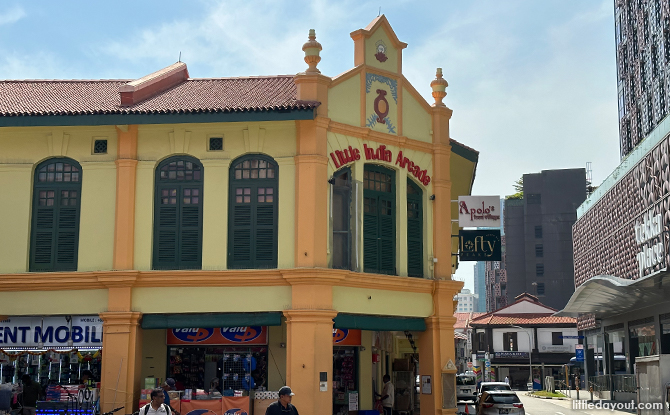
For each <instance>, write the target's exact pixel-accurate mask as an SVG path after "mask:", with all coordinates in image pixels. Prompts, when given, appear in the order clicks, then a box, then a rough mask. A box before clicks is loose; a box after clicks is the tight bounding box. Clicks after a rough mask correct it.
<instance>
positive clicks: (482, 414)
mask: <svg viewBox="0 0 670 415" xmlns="http://www.w3.org/2000/svg"><path fill="white" fill-rule="evenodd" d="M479 401H480V403H479V406H477V415H526V410H525V409H524V408H523V404H522V403H521V400H520V399H519V397H518V396H517V395H516V393H515V392H512V391H511V390H488V391H485V392H482V395H481V396H480V397H479Z"/></svg>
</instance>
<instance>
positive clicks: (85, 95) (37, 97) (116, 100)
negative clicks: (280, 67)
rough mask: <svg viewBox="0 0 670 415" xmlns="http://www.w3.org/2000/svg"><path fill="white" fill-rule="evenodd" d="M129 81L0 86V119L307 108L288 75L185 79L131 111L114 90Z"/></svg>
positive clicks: (309, 105) (8, 83) (308, 103)
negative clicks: (32, 116)
mask: <svg viewBox="0 0 670 415" xmlns="http://www.w3.org/2000/svg"><path fill="white" fill-rule="evenodd" d="M131 81H132V80H65V81H61V80H27V81H0V116H4V117H11V116H26V115H84V114H169V113H207V112H235V111H268V110H290V109H311V108H315V107H317V106H318V105H319V103H318V102H312V101H298V100H297V99H296V94H297V88H296V85H295V83H294V82H293V76H292V75H279V76H265V77H261V76H259V77H248V78H200V79H188V80H186V81H184V82H182V83H180V84H178V85H176V86H174V87H172V88H169V89H167V90H165V91H163V92H160V93H157V94H156V95H154V96H152V97H150V98H148V99H146V100H144V101H142V102H139V103H137V104H135V105H131V106H125V107H122V106H121V99H120V96H119V88H120V87H121V85H124V84H126V83H128V82H131Z"/></svg>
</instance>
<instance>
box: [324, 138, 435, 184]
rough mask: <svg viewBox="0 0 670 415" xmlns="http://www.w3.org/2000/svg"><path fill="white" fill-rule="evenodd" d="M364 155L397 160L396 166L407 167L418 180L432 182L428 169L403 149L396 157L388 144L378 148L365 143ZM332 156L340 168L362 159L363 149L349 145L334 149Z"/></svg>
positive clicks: (336, 165)
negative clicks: (407, 155) (412, 158)
mask: <svg viewBox="0 0 670 415" xmlns="http://www.w3.org/2000/svg"><path fill="white" fill-rule="evenodd" d="M363 156H364V157H365V160H370V161H383V162H386V163H394V160H395V163H394V164H395V165H396V166H398V167H400V168H402V169H407V171H408V172H409V173H411V174H412V175H413V176H414V177H416V179H417V180H418V181H420V182H421V183H423V185H424V186H428V183H430V176H429V175H428V171H427V170H426V169H422V168H421V166H419V165H418V164H416V163H414V161H412V160H410V159H409V158H408V157H406V156H405V155H404V154H403V153H402V150H400V151H398V155H397V156H395V157H394V156H393V152H392V151H391V150H389V149H388V148H386V146H385V145H383V144H382V145H380V146H379V147H377V148H376V149H375V148H372V147H368V145H367V144H363ZM330 158H331V159H332V160H333V163H335V168H336V169H339V168H340V167H342V166H346V165H347V164H349V163H353V162H355V161H358V160H360V159H361V151H360V150H359V149H358V148H354V147H352V146H349V147H348V148H345V149H344V150H335V151H333V152H332V153H330Z"/></svg>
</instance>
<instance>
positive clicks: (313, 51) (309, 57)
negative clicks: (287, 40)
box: [302, 29, 322, 73]
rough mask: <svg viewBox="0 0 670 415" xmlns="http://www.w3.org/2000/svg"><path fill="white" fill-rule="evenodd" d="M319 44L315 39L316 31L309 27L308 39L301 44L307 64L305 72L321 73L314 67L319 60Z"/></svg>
mask: <svg viewBox="0 0 670 415" xmlns="http://www.w3.org/2000/svg"><path fill="white" fill-rule="evenodd" d="M321 49H322V48H321V44H320V43H319V42H317V41H316V32H315V31H314V29H309V41H307V42H306V43H305V44H304V45H302V50H303V51H304V52H305V62H306V63H307V65H309V68H307V70H306V71H305V73H321V71H320V70H318V69H316V65H317V64H318V63H319V62H320V61H321V56H319V52H321Z"/></svg>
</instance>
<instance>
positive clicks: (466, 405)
mask: <svg viewBox="0 0 670 415" xmlns="http://www.w3.org/2000/svg"><path fill="white" fill-rule="evenodd" d="M469 408H470V404H469V403H467V402H466V403H465V413H466V414H469V413H470V409H469Z"/></svg>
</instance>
